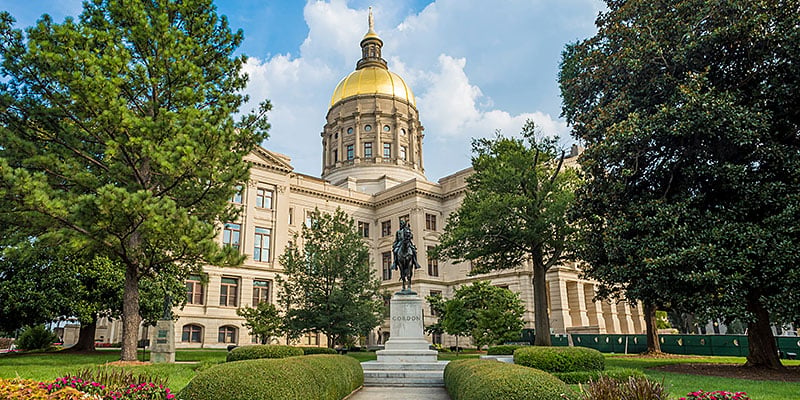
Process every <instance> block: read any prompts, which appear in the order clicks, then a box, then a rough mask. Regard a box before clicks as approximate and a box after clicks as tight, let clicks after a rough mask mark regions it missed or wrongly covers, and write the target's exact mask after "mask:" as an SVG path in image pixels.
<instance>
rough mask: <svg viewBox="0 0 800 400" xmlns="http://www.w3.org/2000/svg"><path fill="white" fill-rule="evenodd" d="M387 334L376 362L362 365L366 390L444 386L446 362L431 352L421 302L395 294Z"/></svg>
mask: <svg viewBox="0 0 800 400" xmlns="http://www.w3.org/2000/svg"><path fill="white" fill-rule="evenodd" d="M390 317H391V318H390V321H389V331H390V333H391V336H389V340H387V341H386V343H385V346H384V350H379V351H376V352H375V354H377V356H378V360H377V361H368V362H363V363H361V368H363V369H364V385H365V386H444V378H443V372H444V367H445V366H446V365H447V361H438V359H437V357H438V354H439V353H438V352H437V351H436V350H430V345H429V344H428V341H427V340H425V333H424V326H423V321H422V298H421V297H419V295H417V294H416V293H415V294H395V295H394V296H392V299H391V302H390Z"/></svg>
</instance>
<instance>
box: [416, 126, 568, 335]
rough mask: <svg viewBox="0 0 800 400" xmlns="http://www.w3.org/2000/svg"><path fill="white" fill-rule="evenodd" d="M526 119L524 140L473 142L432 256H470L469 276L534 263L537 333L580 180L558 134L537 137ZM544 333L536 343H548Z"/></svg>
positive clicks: (543, 326)
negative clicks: (463, 189)
mask: <svg viewBox="0 0 800 400" xmlns="http://www.w3.org/2000/svg"><path fill="white" fill-rule="evenodd" d="M535 131H536V129H535V126H534V124H533V121H528V122H526V124H525V126H524V127H523V130H522V133H521V135H522V137H523V138H524V140H523V139H516V138H508V137H503V136H502V135H500V134H499V133H498V134H497V136H496V137H495V138H493V139H474V140H473V142H472V151H473V157H472V167H473V169H474V171H475V172H474V174H472V175H471V176H470V177H468V178H467V188H468V191H467V193H466V195H465V197H464V200H463V202H462V203H461V206H460V207H459V209H458V210H457V211H456V212H454V213H452V214H451V215H450V217H448V221H447V225H446V226H445V229H444V233H443V234H442V236H441V238H440V241H441V242H440V244H439V245H438V246H436V247H435V248H434V251H433V252H432V254H431V256H432V257H436V258H440V259H451V260H453V261H454V262H461V261H464V260H469V261H471V262H472V265H473V269H472V271H471V273H473V274H478V273H485V272H489V271H492V270H498V269H508V268H517V267H519V266H520V264H522V263H523V262H527V261H531V262H532V265H533V269H534V279H533V282H534V285H535V286H534V313H535V317H536V318H535V319H536V332H544V333H548V332H550V326H549V321H550V319H549V317H548V316H547V308H546V304H547V303H546V302H547V299H546V296H545V290H546V288H545V286H544V285H545V284H544V274H545V272H546V271H547V270H548V269H549V268H550V267H551V266H552V265H555V264H557V263H558V262H560V261H562V260H564V258H565V255H566V252H565V244H566V242H567V240H568V238H569V236H570V235H571V233H572V232H573V231H574V225H572V224H568V223H566V220H565V214H566V211H567V208H568V207H569V205H570V204H571V202H572V199H573V197H574V191H575V189H576V187H577V185H578V178H577V174H576V172H575V171H574V170H572V169H564V168H562V161H563V156H564V153H563V152H562V153H561V156H560V157H559V156H558V154H557V152H556V149H555V139H539V138H537V137H536V132H535ZM544 333H541V334H539V335H538V336H537V339H536V340H537V342H536V343H537V344H542V343H540V342H539V341H540V340H541V341H546V343H547V344H549V343H550V342H549V341H550V336H549V334H547V335H545V334H544Z"/></svg>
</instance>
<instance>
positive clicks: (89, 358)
mask: <svg viewBox="0 0 800 400" xmlns="http://www.w3.org/2000/svg"><path fill="white" fill-rule="evenodd" d="M226 353H227V351H226V350H224V349H222V350H178V351H177V352H176V353H175V360H176V361H179V362H181V361H195V363H192V364H182V363H176V364H157V365H142V366H130V367H125V369H126V370H130V371H134V372H136V373H147V374H150V375H155V376H159V377H163V378H168V386H169V387H170V388H171V389H172V390H173V391H178V390H180V389H182V388H183V387H184V386H186V384H187V383H189V380H190V379H192V377H194V375H195V374H196V372H195V369H197V368H198V367H201V368H202V367H204V366H207V365H208V364H210V363H217V362H223V361H225V354H226ZM139 354H140V357H141V353H139ZM146 357H148V355H147V354H146ZM117 360H119V350H101V351H98V352H97V353H95V354H70V353H59V352H56V353H32V354H8V355H0V378H14V377H17V376H19V377H21V378H27V379H35V380H41V381H45V380H52V379H55V378H57V377H59V376H63V375H65V374H69V373H70V372H76V371H79V370H82V369H85V368H91V367H96V366H99V365H102V364H105V363H107V362H112V361H117ZM112 368H120V367H112Z"/></svg>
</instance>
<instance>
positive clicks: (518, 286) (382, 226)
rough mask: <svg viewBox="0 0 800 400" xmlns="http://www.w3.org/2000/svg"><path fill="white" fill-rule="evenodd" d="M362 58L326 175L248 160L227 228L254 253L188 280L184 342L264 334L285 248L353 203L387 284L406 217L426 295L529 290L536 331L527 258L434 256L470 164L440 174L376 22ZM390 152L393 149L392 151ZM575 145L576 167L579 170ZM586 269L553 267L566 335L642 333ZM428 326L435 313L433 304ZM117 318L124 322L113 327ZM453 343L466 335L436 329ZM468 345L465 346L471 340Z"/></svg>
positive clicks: (349, 84)
mask: <svg viewBox="0 0 800 400" xmlns="http://www.w3.org/2000/svg"><path fill="white" fill-rule="evenodd" d="M361 45H362V49H363V52H362V55H363V57H362V59H361V60H359V62H358V64H357V69H356V71H355V72H353V73H352V74H350V75H348V77H346V78H345V79H343V80H342V82H340V83H339V85H338V86H337V87H336V89H335V90H334V95H333V97H332V99H331V108H330V110H329V112H328V115H327V123H326V124H325V126H324V128H323V131H322V133H321V136H322V145H323V154H322V171H323V172H322V178H317V177H313V176H308V175H304V174H300V173H296V172H294V170H293V168H292V166H291V163H290V159H289V157H287V156H285V155H282V154H278V153H275V152H272V151H270V150H267V149H264V148H258V149H256V150H255V151H254V152H252V153H251V154H250V155H248V156H247V157H246V160H247V161H248V162H249V163H250V165H251V174H250V181H249V182H248V183H247V185H246V186H245V187H243V188H242V192H241V197H239V196H236V197H235V198H234V199H232V201H233V202H234V203H236V204H240V205H241V207H242V214H241V217H240V219H239V220H238V221H231V224H225V225H224V226H223V229H222V230H221V232H220V237H219V240H220V242H222V243H224V244H227V245H233V246H238V247H239V249H240V251H242V253H243V254H245V255H247V260H246V261H245V262H244V264H243V265H241V266H240V267H236V268H218V267H213V266H208V267H206V268H205V271H204V272H205V274H206V277H205V278H199V277H198V278H197V279H194V280H191V281H189V282H187V288H188V292H189V293H188V298H189V303H188V304H187V305H186V306H185V307H184V308H183V309H182V310H175V314H176V315H179V318H178V320H177V322H176V324H175V327H176V329H175V343H176V346H177V347H226V346H227V345H229V344H238V345H244V344H249V343H252V342H254V338H252V337H250V335H249V334H248V332H247V330H246V328H243V327H242V322H243V319H242V318H240V317H238V316H237V315H236V309H237V308H238V307H246V306H253V305H255V304H256V303H257V302H259V301H270V302H274V303H276V302H277V298H276V294H275V287H274V284H275V276H276V275H277V274H279V273H280V272H281V270H282V268H281V266H280V265H279V263H278V262H277V258H278V255H279V254H280V253H281V252H282V251H283V249H284V248H285V247H286V245H287V244H288V243H289V240H290V239H291V237H292V236H293V235H294V234H295V233H298V232H300V230H301V227H302V225H303V224H304V223H306V220H307V218H308V215H309V214H310V213H311V212H312V211H313V210H314V209H315V208H319V209H320V210H321V211H325V212H333V211H335V210H336V208H337V207H341V208H342V209H343V210H344V211H345V212H347V213H348V214H349V215H350V216H351V217H353V218H354V220H355V222H356V225H357V227H358V229H359V230H360V231H361V232H362V234H363V236H364V241H365V243H367V244H368V245H369V247H370V249H371V259H372V262H373V266H374V274H375V277H376V278H378V279H381V281H382V282H383V289H385V290H387V291H389V292H396V291H398V290H399V288H400V282H399V280H398V278H399V276H397V273H396V272H393V271H390V270H388V268H389V264H390V262H391V246H392V242H393V240H394V232H395V231H396V230H397V229H398V227H399V221H400V219H406V220H407V221H408V222H409V224H410V226H411V229H412V231H413V232H414V240H415V244H416V246H417V249H419V257H418V261H419V264H420V265H421V266H422V269H420V270H417V271H416V272H415V275H414V281H413V287H414V290H415V291H417V292H418V293H419V294H420V295H421V296H423V297H424V296H428V295H431V294H436V293H438V294H441V295H442V296H444V297H445V298H448V297H451V296H452V295H453V291H454V290H455V288H457V287H459V286H461V285H464V284H468V283H470V282H473V281H476V280H487V279H488V280H490V281H491V282H492V283H493V284H494V285H496V286H500V287H505V288H508V289H509V290H512V291H514V292H517V293H519V294H520V296H521V298H522V300H523V301H524V303H525V305H526V309H527V311H526V312H525V314H524V319H525V322H526V327H527V328H533V318H534V316H533V285H532V279H533V269H532V267H531V265H528V264H522V265H520V266H519V268H517V269H514V270H505V271H498V272H494V273H491V274H485V275H478V276H472V277H470V276H468V272H469V270H470V264H469V263H461V264H452V263H449V262H444V261H437V260H429V259H428V256H427V252H426V250H427V249H428V248H430V247H433V246H435V245H437V244H438V243H439V236H440V235H441V233H442V230H443V228H444V223H445V221H446V220H447V217H448V215H449V214H450V213H452V212H454V211H455V210H456V209H457V208H458V207H459V205H460V204H461V201H462V199H463V197H464V193H465V190H466V180H465V179H466V177H467V176H469V175H470V174H471V172H472V170H471V169H470V168H467V169H464V170H461V171H459V172H456V173H454V174H452V175H450V176H447V177H444V178H442V179H440V180H439V181H438V182H430V181H428V180H427V179H426V178H425V175H424V168H423V158H422V141H423V138H424V136H423V134H422V132H423V127H422V125H421V123H420V120H419V113H418V111H417V109H416V104H415V100H414V97H413V93H412V92H411V89H410V88H408V86H406V84H405V82H403V81H402V79H401V78H400V77H398V76H397V75H396V74H393V73H391V72H389V71H388V69H387V68H386V64H385V61H383V59H382V58H381V55H380V54H381V53H380V51H381V47H382V45H383V42H382V41H381V40H380V38H378V36H377V35H376V34H375V32H374V30H373V29H372V24H370V30H369V32H368V33H367V35H365V37H364V39H363V40H362V41H361ZM367 143H370V145H369V146H367V145H366V144H367ZM384 149H386V150H385V151H386V152H384ZM578 153H579V149H577V148H574V149H573V152H572V154H570V158H569V159H567V160H566V165H567V166H573V167H574V166H575V162H576V159H577V155H578ZM579 274H580V271H579V267H578V266H577V265H576V264H574V263H568V264H564V265H559V266H555V267H553V268H551V270H550V271H549V272H548V273H547V280H548V283H549V284H548V288H549V291H548V299H549V311H550V320H551V321H550V322H551V327H552V329H553V332H554V333H570V332H576V333H577V332H581V333H584V332H586V333H588V332H594V333H642V332H644V322H643V318H642V312H641V309H640V307H631V306H629V305H627V304H624V303H623V304H611V303H608V302H593V301H592V298H593V296H594V293H595V284H594V283H593V282H591V281H587V280H584V279H581V278H580V277H579ZM424 318H425V324H429V323H431V322H432V321H434V320H435V318H436V317H435V316H433V315H431V313H430V307H428V306H426V307H424ZM112 325H113V324H112ZM101 326H103V327H104V328H105V329H104V331H103V334H104V341H110V342H114V341H118V337H119V335H120V331H121V330H120V329H113V328H110V327H107V325H106V324H101ZM388 337H389V321H385V322H384V323H383V324H382V326H380V327H379V328H377V329H375V330H374V331H373V332H371V333H370V335H369V336H368V337H366V338H364V340H365V343H363V344H366V345H374V344H382V343H384V342H385V341H386V340H387V339H388ZM428 340H430V341H431V342H439V343H442V344H444V345H452V344H454V343H455V339H454V338H450V337H447V336H445V337H443V338H438V337H437V338H433V337H428ZM325 343H326V340H325V338H324V337H320V335H308V336H307V337H303V338H301V339H300V342H299V343H298V344H300V345H312V346H313V345H324V344H325ZM461 343H464V340H463V339H462V341H461Z"/></svg>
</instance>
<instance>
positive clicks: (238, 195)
mask: <svg viewBox="0 0 800 400" xmlns="http://www.w3.org/2000/svg"><path fill="white" fill-rule="evenodd" d="M230 201H231V203H236V204H242V185H236V193H234V194H233V196H231V199H230Z"/></svg>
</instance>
